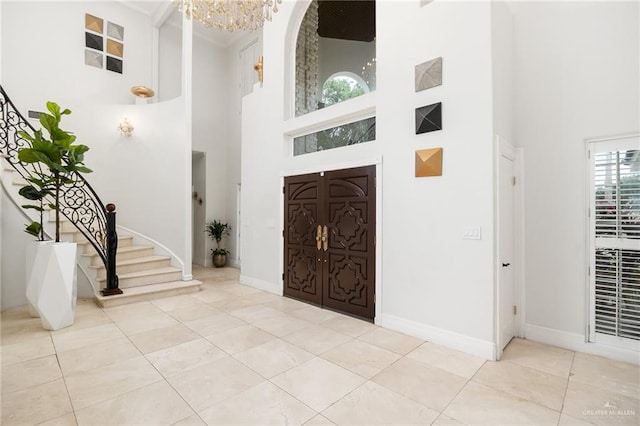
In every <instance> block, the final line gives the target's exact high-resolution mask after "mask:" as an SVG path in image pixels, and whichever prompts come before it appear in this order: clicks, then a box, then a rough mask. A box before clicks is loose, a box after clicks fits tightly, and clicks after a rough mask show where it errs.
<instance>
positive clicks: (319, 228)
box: [316, 225, 322, 251]
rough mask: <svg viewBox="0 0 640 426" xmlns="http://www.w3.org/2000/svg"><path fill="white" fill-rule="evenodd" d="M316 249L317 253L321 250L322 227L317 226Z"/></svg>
mask: <svg viewBox="0 0 640 426" xmlns="http://www.w3.org/2000/svg"><path fill="white" fill-rule="evenodd" d="M316 248H317V249H318V251H320V249H321V248H322V225H318V229H316Z"/></svg>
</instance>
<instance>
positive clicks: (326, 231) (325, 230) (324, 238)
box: [322, 225, 329, 251]
mask: <svg viewBox="0 0 640 426" xmlns="http://www.w3.org/2000/svg"><path fill="white" fill-rule="evenodd" d="M322 248H323V249H324V251H327V250H328V249H329V228H327V225H325V226H324V228H323V229H322Z"/></svg>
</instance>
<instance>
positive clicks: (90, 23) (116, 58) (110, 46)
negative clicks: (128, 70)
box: [84, 13, 124, 74]
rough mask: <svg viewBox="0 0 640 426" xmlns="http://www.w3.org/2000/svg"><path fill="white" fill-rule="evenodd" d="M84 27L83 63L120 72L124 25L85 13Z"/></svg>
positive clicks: (122, 56)
mask: <svg viewBox="0 0 640 426" xmlns="http://www.w3.org/2000/svg"><path fill="white" fill-rule="evenodd" d="M84 29H85V33H84V45H85V49H84V63H85V64H86V65H89V66H92V67H96V68H102V69H105V68H106V69H107V70H109V71H113V72H117V73H118V74H122V69H123V68H122V65H123V63H122V62H123V58H124V27H122V26H121V25H118V24H114V23H113V22H110V21H105V20H104V19H102V18H98V17H97V16H93V15H90V14H88V13H85V15H84Z"/></svg>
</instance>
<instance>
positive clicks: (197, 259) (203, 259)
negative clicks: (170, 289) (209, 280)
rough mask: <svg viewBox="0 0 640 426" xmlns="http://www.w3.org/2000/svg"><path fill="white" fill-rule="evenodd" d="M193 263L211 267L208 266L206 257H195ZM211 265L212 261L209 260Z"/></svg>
mask: <svg viewBox="0 0 640 426" xmlns="http://www.w3.org/2000/svg"><path fill="white" fill-rule="evenodd" d="M193 263H195V264H196V265H200V266H210V265H207V258H206V257H194V258H193ZM209 263H211V259H209Z"/></svg>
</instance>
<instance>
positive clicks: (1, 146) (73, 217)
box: [0, 85, 122, 294]
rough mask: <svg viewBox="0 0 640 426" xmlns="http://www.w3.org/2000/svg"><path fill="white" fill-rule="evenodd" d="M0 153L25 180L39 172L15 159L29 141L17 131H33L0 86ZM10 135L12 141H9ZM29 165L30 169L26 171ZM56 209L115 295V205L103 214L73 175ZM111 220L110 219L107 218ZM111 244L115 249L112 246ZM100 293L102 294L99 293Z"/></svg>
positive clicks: (82, 182)
mask: <svg viewBox="0 0 640 426" xmlns="http://www.w3.org/2000/svg"><path fill="white" fill-rule="evenodd" d="M0 108H1V109H2V121H1V122H0V151H2V153H3V154H6V157H5V159H6V160H7V161H8V162H9V164H11V166H12V167H13V168H14V169H15V170H16V171H17V172H18V173H19V174H20V175H21V176H22V177H23V178H25V179H28V178H30V177H33V174H34V173H35V174H38V173H39V172H41V171H42V170H41V166H40V165H39V164H37V163H35V164H25V163H23V162H21V161H20V160H19V159H18V151H19V150H20V149H21V148H22V147H24V146H27V145H30V142H29V141H27V140H26V139H24V138H22V137H20V135H19V134H18V132H19V131H24V132H26V133H34V132H35V131H36V129H35V128H34V127H33V126H32V125H31V123H29V122H28V121H27V120H26V119H25V117H24V116H23V115H22V114H21V113H20V111H18V109H17V108H16V106H15V105H14V103H13V102H12V101H11V98H9V96H8V95H7V93H6V91H5V90H4V88H3V87H2V86H1V85H0ZM10 136H12V137H13V141H10ZM28 166H31V168H32V170H30V169H29V168H28ZM58 210H59V211H60V213H62V215H63V216H64V217H66V218H67V219H68V220H69V222H71V223H73V225H74V226H75V227H76V228H77V229H78V231H80V233H81V234H82V235H83V236H84V237H85V238H86V239H87V241H89V243H90V244H91V245H92V246H93V247H94V248H95V250H96V252H97V253H98V255H99V256H100V258H101V259H102V262H103V264H104V266H105V268H106V269H107V289H110V290H111V291H109V294H119V293H121V292H122V291H121V290H119V289H118V277H117V275H116V272H115V256H116V249H117V236H115V239H114V235H115V232H116V230H115V206H113V208H110V209H109V211H107V207H106V206H105V205H104V203H103V202H102V200H101V199H100V197H99V196H98V194H97V193H96V191H95V190H94V189H93V187H92V186H91V185H90V184H89V183H88V182H87V180H86V179H85V178H84V177H83V176H82V175H81V174H79V173H77V172H75V171H74V172H73V173H72V179H71V182H70V183H67V184H65V185H64V186H63V195H62V197H61V199H60V201H59V205H58ZM108 217H111V219H108ZM114 241H115V244H116V245H115V246H114ZM103 293H104V292H103Z"/></svg>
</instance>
